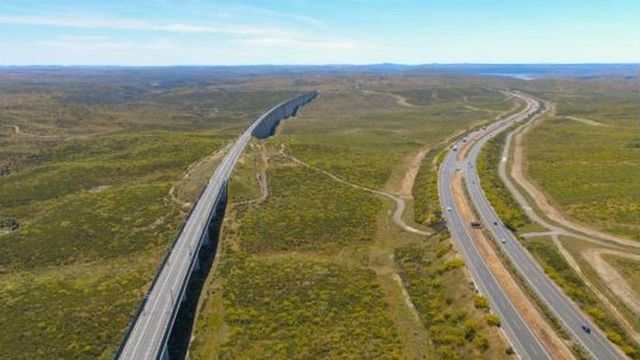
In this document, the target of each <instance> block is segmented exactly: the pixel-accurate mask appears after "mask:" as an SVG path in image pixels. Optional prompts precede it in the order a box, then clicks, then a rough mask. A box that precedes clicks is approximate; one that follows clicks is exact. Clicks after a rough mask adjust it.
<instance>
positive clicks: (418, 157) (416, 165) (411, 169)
mask: <svg viewBox="0 0 640 360" xmlns="http://www.w3.org/2000/svg"><path fill="white" fill-rule="evenodd" d="M429 150H430V148H429V147H427V146H425V147H422V148H421V149H420V150H418V152H417V153H415V154H414V155H413V156H411V158H410V159H409V161H408V164H407V167H406V171H405V174H404V177H403V178H402V181H401V182H400V190H398V196H400V197H404V198H412V197H413V195H412V194H413V184H414V183H415V182H416V176H417V175H418V171H419V170H420V165H421V164H422V160H423V159H424V157H425V156H426V155H427V152H429Z"/></svg>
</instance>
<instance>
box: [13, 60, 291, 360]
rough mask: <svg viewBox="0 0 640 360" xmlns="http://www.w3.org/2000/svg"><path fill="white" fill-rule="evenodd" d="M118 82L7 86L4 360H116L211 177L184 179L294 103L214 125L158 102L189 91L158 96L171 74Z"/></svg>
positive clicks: (22, 79) (170, 88) (191, 106)
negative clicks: (191, 204) (257, 117)
mask: <svg viewBox="0 0 640 360" xmlns="http://www.w3.org/2000/svg"><path fill="white" fill-rule="evenodd" d="M118 74H119V73H118V71H114V72H112V73H110V72H108V71H107V72H106V73H100V72H97V73H90V74H86V73H83V74H79V73H70V74H65V75H64V76H63V77H62V78H60V77H58V75H56V72H55V71H53V72H51V73H49V72H43V73H38V74H36V75H34V74H31V73H27V74H7V73H1V74H0V96H1V97H2V99H3V101H2V105H3V107H2V110H1V111H0V128H1V131H0V174H1V175H0V218H1V219H2V223H3V225H2V229H1V230H2V231H1V232H0V322H1V323H2V324H3V332H2V334H3V335H2V336H0V358H3V359H34V358H65V359H72V358H73V359H95V358H110V357H111V356H112V354H113V351H115V349H116V348H117V346H118V345H119V343H120V341H121V339H122V336H123V334H124V331H125V329H126V328H127V326H128V325H129V323H130V321H131V315H132V314H133V313H134V312H135V310H136V308H137V306H138V303H139V301H140V300H141V299H142V297H143V296H144V294H145V292H146V288H147V286H148V284H149V283H150V281H151V279H152V277H153V275H154V273H155V271H156V268H157V266H158V264H159V263H160V260H161V259H162V257H163V255H164V251H165V250H166V247H167V245H168V244H169V243H170V241H171V240H172V239H173V237H174V236H175V233H176V231H177V229H178V227H179V226H180V224H181V222H182V221H183V217H184V215H185V214H186V211H188V208H185V207H184V206H183V202H188V201H192V200H193V197H194V196H195V195H196V194H197V193H198V192H199V188H201V187H202V184H204V181H206V179H207V178H208V176H210V172H209V173H208V174H207V175H206V176H202V174H201V172H202V169H200V167H198V168H197V169H191V168H189V167H188V166H189V165H190V164H193V163H196V162H199V160H200V159H204V158H205V157H206V156H208V155H209V154H211V153H212V152H214V151H215V150H216V149H218V148H220V147H221V146H222V145H223V144H225V143H227V142H228V140H229V139H230V138H231V137H232V136H233V134H236V133H237V131H239V130H240V129H241V128H242V127H243V126H244V125H245V124H246V122H247V121H248V120H249V119H251V118H252V117H253V116H254V113H257V112H259V111H261V110H263V106H265V104H266V103H270V102H271V101H274V100H275V99H276V98H279V99H278V101H280V100H282V98H284V97H286V96H287V95H288V94H290V93H291V91H289V92H287V91H285V92H282V93H281V92H278V91H272V92H270V94H271V95H268V94H267V92H265V93H263V92H261V93H260V94H262V95H264V98H262V99H261V100H259V101H256V100H252V99H253V98H254V97H252V96H251V95H250V94H249V93H250V92H249V91H248V90H247V91H242V92H237V93H234V94H233V95H231V96H232V97H234V99H235V100H234V101H235V103H237V104H236V105H237V106H236V108H225V107H224V103H225V102H227V99H226V98H220V99H218V102H219V103H216V104H215V106H216V108H217V110H215V111H214V110H213V109H212V108H208V106H209V105H206V104H202V105H198V104H199V102H200V101H202V100H201V99H198V98H196V97H195V96H194V97H190V96H189V95H184V96H183V97H181V98H180V99H176V100H175V101H176V102H174V103H171V101H172V100H171V99H158V98H159V97H160V94H164V95H165V96H167V97H170V94H172V93H174V92H177V93H181V92H182V91H183V90H181V89H179V88H176V86H177V85H178V84H168V83H167V84H162V85H158V86H150V85H149V84H150V82H153V81H155V80H158V82H159V83H162V82H163V81H168V79H169V78H170V76H168V75H167V74H159V76H158V77H157V78H155V79H153V78H154V76H151V75H150V78H149V79H143V78H141V77H140V76H141V75H140V74H137V75H135V74H133V75H131V74H130V75H131V76H126V78H120V77H119V76H120V75H118ZM33 76H37V77H38V81H37V82H34V81H32V80H33ZM151 79H153V80H151ZM193 80H194V79H191V80H189V79H188V77H182V80H181V82H180V83H179V85H180V87H185V88H193V87H200V88H202V87H203V85H202V84H200V85H196V84H195V83H193V82H192V81H193ZM209 81H210V82H211V83H212V84H218V86H220V87H225V86H227V85H225V84H228V81H225V80H224V79H218V80H215V81H214V80H213V79H209ZM205 88H206V87H205ZM206 89H208V88H206ZM206 89H205V90H201V92H202V93H204V92H205V91H210V92H212V93H214V92H220V90H219V89H218V90H216V89H208V90H206ZM199 96H204V95H203V94H200V95H199ZM280 96H282V98H280ZM243 99H244V100H243ZM178 102H179V104H180V105H181V107H176V106H175V105H176V104H177V103H178ZM230 103H231V102H230ZM211 106H214V105H211ZM245 106H246V109H244V107H245ZM199 111H200V112H199ZM169 130H170V131H169ZM203 168H206V165H203ZM187 169H191V170H193V173H194V174H196V173H197V175H198V176H197V177H195V178H194V177H193V176H190V177H188V178H183V175H184V174H185V172H186V171H187ZM209 169H210V170H211V169H212V168H211V167H210V166H209ZM191 170H190V171H191ZM173 186H177V187H178V188H179V191H176V194H175V197H172V196H170V194H169V192H170V190H171V189H172V187H173ZM194 188H195V191H194ZM16 226H17V227H16Z"/></svg>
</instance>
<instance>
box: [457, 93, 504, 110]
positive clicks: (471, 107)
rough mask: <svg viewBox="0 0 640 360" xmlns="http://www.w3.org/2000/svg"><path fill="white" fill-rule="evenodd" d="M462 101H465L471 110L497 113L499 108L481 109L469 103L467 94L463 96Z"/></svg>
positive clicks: (465, 104) (466, 106) (465, 105)
mask: <svg viewBox="0 0 640 360" xmlns="http://www.w3.org/2000/svg"><path fill="white" fill-rule="evenodd" d="M462 102H463V103H464V107H465V108H467V109H469V110H475V111H483V112H487V113H496V112H498V111H497V110H490V109H481V108H479V107H475V106H473V105H471V104H469V98H468V97H467V96H466V95H465V96H463V97H462Z"/></svg>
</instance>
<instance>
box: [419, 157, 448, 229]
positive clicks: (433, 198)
mask: <svg viewBox="0 0 640 360" xmlns="http://www.w3.org/2000/svg"><path fill="white" fill-rule="evenodd" d="M442 152H443V148H442V147H436V148H433V149H431V150H429V152H428V153H427V154H426V155H425V157H424V158H423V159H422V162H421V164H420V169H419V170H418V174H417V175H416V179H415V183H414V185H413V189H412V193H413V209H414V219H415V221H416V222H417V223H420V224H429V225H435V224H437V223H440V222H441V221H442V209H440V199H439V195H438V166H437V165H436V164H435V163H437V162H438V161H437V158H439V157H440V156H442Z"/></svg>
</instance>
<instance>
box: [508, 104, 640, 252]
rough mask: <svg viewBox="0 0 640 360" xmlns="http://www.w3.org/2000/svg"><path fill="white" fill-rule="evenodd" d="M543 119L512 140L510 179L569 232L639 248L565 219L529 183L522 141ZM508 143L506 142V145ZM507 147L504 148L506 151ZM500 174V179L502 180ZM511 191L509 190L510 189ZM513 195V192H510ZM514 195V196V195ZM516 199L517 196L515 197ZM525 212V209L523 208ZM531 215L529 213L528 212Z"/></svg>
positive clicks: (635, 243)
mask: <svg viewBox="0 0 640 360" xmlns="http://www.w3.org/2000/svg"><path fill="white" fill-rule="evenodd" d="M541 119H543V117H540V116H539V117H537V118H536V119H535V120H534V121H532V122H529V123H527V124H525V125H523V126H522V127H521V128H520V130H519V131H517V132H516V134H515V138H514V140H513V144H514V149H513V158H512V160H511V163H512V165H511V172H510V177H511V178H512V179H513V180H514V181H515V182H516V183H517V184H518V185H519V186H520V187H521V188H522V189H524V191H526V192H527V193H528V195H529V196H530V197H531V198H532V199H533V200H534V202H535V205H536V206H537V207H538V208H539V209H540V210H541V211H542V212H543V213H544V214H545V216H546V217H547V218H549V219H550V220H552V221H553V222H556V223H558V224H560V225H562V226H563V227H566V228H568V229H570V230H573V231H576V232H579V233H582V234H585V235H587V236H590V237H594V238H600V239H604V240H608V241H611V242H614V243H617V244H620V245H624V246H630V247H634V248H640V243H638V242H637V241H633V240H631V239H626V238H623V237H620V236H616V235H612V234H608V233H604V232H602V231H599V230H596V229H593V228H591V227H588V226H586V225H583V224H579V223H576V222H574V221H571V220H569V219H567V218H566V217H565V216H564V215H563V214H561V213H560V211H559V210H558V209H556V208H555V207H554V206H553V205H552V204H551V202H550V201H549V199H548V197H547V196H546V195H545V194H544V193H543V192H542V191H541V190H540V189H539V188H538V187H537V186H536V185H534V184H533V182H531V181H530V180H529V178H528V176H527V174H526V170H525V165H524V163H525V156H524V146H523V141H524V137H525V136H526V134H527V133H528V132H529V131H530V130H531V129H532V128H534V127H535V126H536V125H537V124H539V123H540V122H541V121H542V120H541ZM508 143H509V141H507V144H508ZM506 148H507V147H505V149H506ZM502 177H503V176H502V174H501V178H502ZM505 179H506V181H507V182H508V181H509V179H508V178H507V177H506V176H505V177H504V178H503V179H502V180H503V181H505ZM510 190H511V189H510ZM512 193H513V191H512ZM514 195H515V194H514ZM516 197H517V196H516ZM525 210H526V208H525ZM528 213H531V212H528ZM541 225H543V226H545V227H548V226H546V225H544V224H541Z"/></svg>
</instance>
